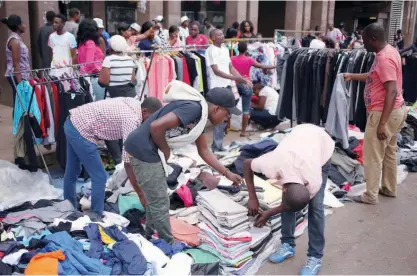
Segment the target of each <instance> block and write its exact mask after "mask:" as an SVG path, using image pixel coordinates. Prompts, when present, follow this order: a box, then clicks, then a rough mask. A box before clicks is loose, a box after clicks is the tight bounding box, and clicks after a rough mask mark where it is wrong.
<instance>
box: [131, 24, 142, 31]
mask: <svg viewBox="0 0 417 276" xmlns="http://www.w3.org/2000/svg"><path fill="white" fill-rule="evenodd" d="M130 28H132V29H134V30H135V31H137V32H138V33H139V32H140V26H139V24H137V23H132V25H130Z"/></svg>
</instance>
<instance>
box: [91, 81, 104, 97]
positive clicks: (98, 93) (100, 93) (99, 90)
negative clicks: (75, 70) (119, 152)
mask: <svg viewBox="0 0 417 276" xmlns="http://www.w3.org/2000/svg"><path fill="white" fill-rule="evenodd" d="M91 85H92V86H93V93H94V96H95V100H96V101H100V100H103V99H104V93H105V92H106V88H104V87H101V86H100V85H99V84H98V78H91Z"/></svg>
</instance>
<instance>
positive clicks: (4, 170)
mask: <svg viewBox="0 0 417 276" xmlns="http://www.w3.org/2000/svg"><path fill="white" fill-rule="evenodd" d="M0 187H1V188H0V190H1V192H0V211H3V210H5V209H8V208H11V207H13V206H17V205H19V204H22V203H24V202H26V201H37V200H39V199H56V198H59V197H60V196H61V195H62V190H59V189H56V188H55V187H54V186H52V185H50V184H49V179H48V175H47V174H45V173H43V172H42V171H41V170H38V171H37V172H29V171H25V170H21V169H19V167H17V166H16V165H14V164H12V163H10V162H8V161H5V160H0Z"/></svg>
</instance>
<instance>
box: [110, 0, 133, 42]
mask: <svg viewBox="0 0 417 276" xmlns="http://www.w3.org/2000/svg"><path fill="white" fill-rule="evenodd" d="M136 8H137V5H136V3H133V2H131V1H111V2H106V12H107V18H106V22H107V32H109V33H110V34H111V35H113V34H116V33H117V25H118V24H119V23H121V22H126V23H128V24H131V23H133V22H136V21H137V12H136Z"/></svg>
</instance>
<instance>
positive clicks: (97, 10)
mask: <svg viewBox="0 0 417 276" xmlns="http://www.w3.org/2000/svg"><path fill="white" fill-rule="evenodd" d="M106 13H107V11H106V3H105V2H104V1H91V14H92V15H93V16H94V18H100V19H102V20H103V23H104V27H107V26H106V24H107V22H106Z"/></svg>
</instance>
